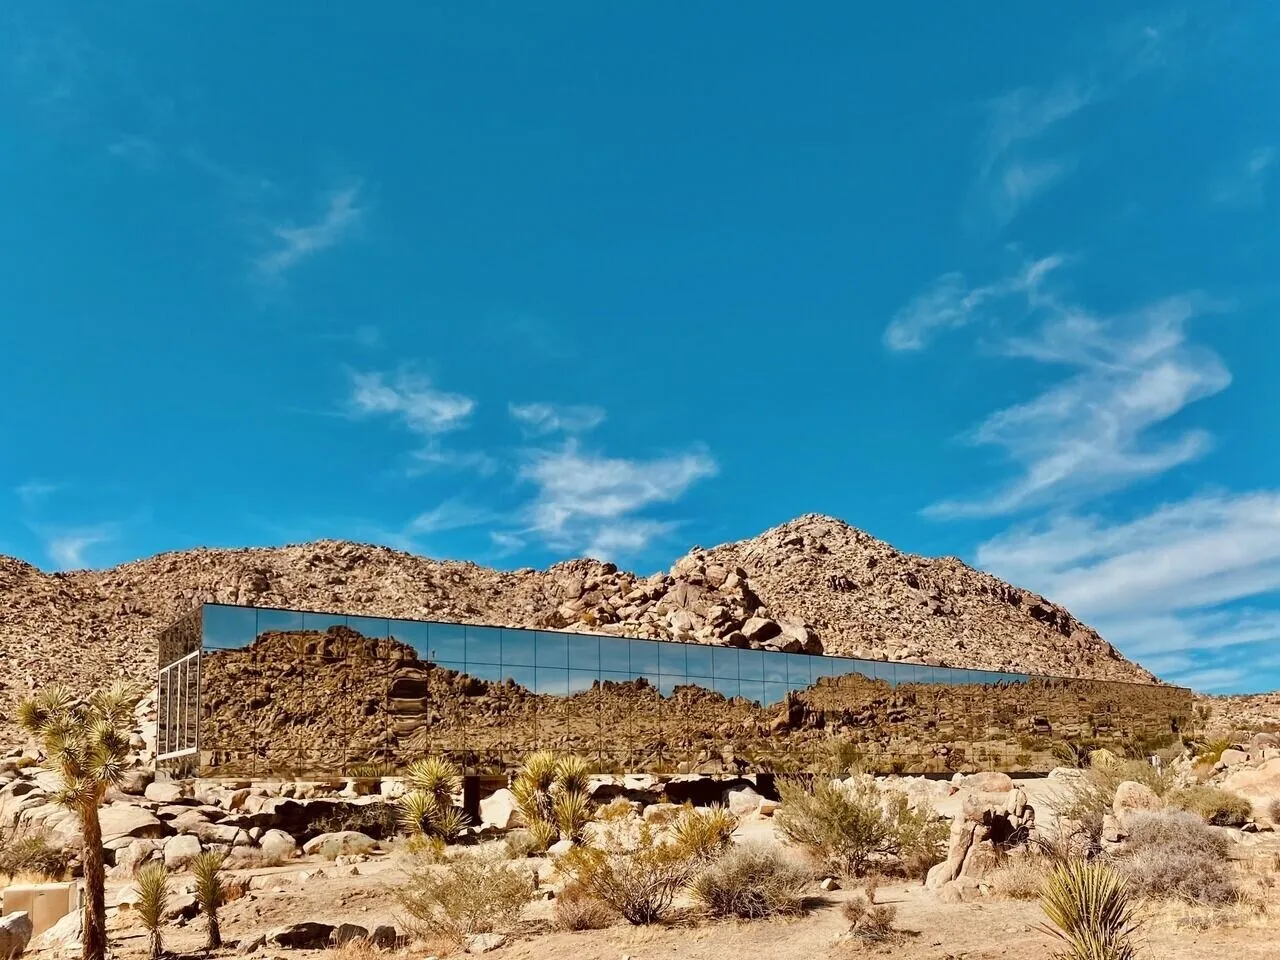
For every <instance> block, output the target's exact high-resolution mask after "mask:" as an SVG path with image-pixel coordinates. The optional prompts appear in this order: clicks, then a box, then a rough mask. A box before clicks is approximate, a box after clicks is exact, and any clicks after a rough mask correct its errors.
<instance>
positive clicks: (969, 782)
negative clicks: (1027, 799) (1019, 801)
mask: <svg viewBox="0 0 1280 960" xmlns="http://www.w3.org/2000/svg"><path fill="white" fill-rule="evenodd" d="M957 781H958V782H957ZM952 782H953V783H955V784H956V786H958V787H960V788H961V789H965V790H975V791H977V792H979V793H1008V792H1009V791H1010V790H1012V789H1013V788H1014V782H1013V778H1012V777H1010V776H1009V775H1008V774H1007V773H997V772H995V771H988V772H986V773H970V774H968V775H967V776H966V775H960V776H958V777H957V778H956V779H955V780H953V781H952Z"/></svg>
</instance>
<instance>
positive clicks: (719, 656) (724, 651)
mask: <svg viewBox="0 0 1280 960" xmlns="http://www.w3.org/2000/svg"><path fill="white" fill-rule="evenodd" d="M711 670H712V673H713V674H714V675H715V677H716V679H718V680H737V679H738V649H737V648H736V647H712V648H711ZM717 689H719V688H718V687H717Z"/></svg>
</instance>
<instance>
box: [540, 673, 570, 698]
mask: <svg viewBox="0 0 1280 960" xmlns="http://www.w3.org/2000/svg"><path fill="white" fill-rule="evenodd" d="M535 682H536V685H535V687H534V692H536V693H537V694H538V695H539V696H552V697H567V696H568V695H569V671H568V670H566V669H565V668H564V667H559V668H556V667H538V668H537V676H536V681H535Z"/></svg>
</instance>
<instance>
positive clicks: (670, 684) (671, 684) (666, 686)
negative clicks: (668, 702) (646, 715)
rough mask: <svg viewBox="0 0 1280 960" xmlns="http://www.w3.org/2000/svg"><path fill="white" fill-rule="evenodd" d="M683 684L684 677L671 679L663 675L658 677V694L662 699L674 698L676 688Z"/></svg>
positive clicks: (671, 677)
mask: <svg viewBox="0 0 1280 960" xmlns="http://www.w3.org/2000/svg"><path fill="white" fill-rule="evenodd" d="M685 682H686V681H685V678H684V677H673V676H668V675H666V674H663V675H662V676H660V677H658V692H659V693H661V694H662V695H663V696H664V697H671V696H674V695H675V692H676V687H680V686H683V685H684V684H685Z"/></svg>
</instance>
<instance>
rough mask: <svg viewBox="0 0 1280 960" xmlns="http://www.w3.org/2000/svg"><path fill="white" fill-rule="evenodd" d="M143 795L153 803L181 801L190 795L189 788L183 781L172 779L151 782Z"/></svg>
mask: <svg viewBox="0 0 1280 960" xmlns="http://www.w3.org/2000/svg"><path fill="white" fill-rule="evenodd" d="M142 795H143V796H144V797H146V798H147V799H148V800H150V801H152V802H153V803H181V802H182V801H183V800H185V799H187V797H189V796H190V793H189V792H188V789H187V787H186V786H184V785H183V784H181V783H175V782H174V781H172V780H160V781H157V782H155V783H149V784H147V786H146V787H145V788H144V789H143V793H142Z"/></svg>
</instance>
